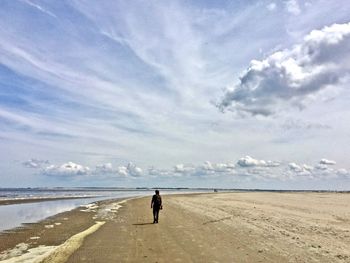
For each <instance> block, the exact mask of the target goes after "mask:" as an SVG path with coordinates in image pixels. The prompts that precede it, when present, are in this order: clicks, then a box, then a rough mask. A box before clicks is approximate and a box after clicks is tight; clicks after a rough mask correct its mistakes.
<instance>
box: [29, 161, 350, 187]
mask: <svg viewBox="0 0 350 263" xmlns="http://www.w3.org/2000/svg"><path fill="white" fill-rule="evenodd" d="M30 160H31V163H34V162H33V160H36V159H30ZM27 162H28V161H27ZM27 162H25V163H27ZM41 163H42V168H41V173H42V174H43V175H47V176H52V177H58V178H62V177H64V178H75V177H79V178H81V179H83V180H84V178H86V179H87V178H90V179H91V177H93V178H95V179H100V180H104V179H113V178H114V179H122V178H140V179H142V178H149V179H150V178H153V179H156V180H158V179H161V178H168V179H169V178H181V177H183V178H217V177H222V178H224V177H226V178H229V179H232V180H249V181H259V180H262V181H271V180H277V181H288V180H294V181H295V180H299V179H310V180H317V179H327V178H333V179H334V178H350V171H348V170H347V169H344V168H340V169H339V168H334V165H335V164H336V162H335V161H332V160H329V159H325V158H324V159H321V160H320V161H319V162H318V163H316V164H315V165H308V164H298V163H295V162H277V161H270V160H259V159H255V158H253V157H250V156H245V157H242V158H239V159H238V160H237V161H236V164H235V163H234V162H227V163H212V162H209V161H206V162H204V163H203V164H200V165H194V164H177V165H175V166H174V167H173V168H170V169H158V168H156V167H150V168H148V169H145V170H143V169H141V168H140V167H138V166H137V165H135V164H133V163H132V162H129V163H128V164H127V165H123V166H116V168H114V167H113V165H112V163H105V164H100V165H96V166H95V169H90V168H89V167H88V166H83V165H81V164H76V163H74V162H67V163H64V164H62V165H48V161H45V162H42V161H41ZM44 164H46V167H45V165H44ZM25 167H27V168H33V167H32V166H31V165H25ZM35 168H39V167H35Z"/></svg>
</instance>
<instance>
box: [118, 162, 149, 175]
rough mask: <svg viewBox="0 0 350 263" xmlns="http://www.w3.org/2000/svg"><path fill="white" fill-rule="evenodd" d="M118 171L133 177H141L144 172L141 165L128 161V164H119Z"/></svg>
mask: <svg viewBox="0 0 350 263" xmlns="http://www.w3.org/2000/svg"><path fill="white" fill-rule="evenodd" d="M116 172H117V174H119V175H121V176H131V177H140V176H141V175H142V174H143V171H142V169H141V168H140V167H137V166H136V165H135V164H133V163H132V162H130V163H128V165H127V166H119V167H118V168H117V171H116Z"/></svg>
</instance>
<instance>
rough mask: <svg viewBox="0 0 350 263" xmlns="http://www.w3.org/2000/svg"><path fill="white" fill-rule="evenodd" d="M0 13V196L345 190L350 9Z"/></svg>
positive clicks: (42, 6) (171, 6)
mask: <svg viewBox="0 0 350 263" xmlns="http://www.w3.org/2000/svg"><path fill="white" fill-rule="evenodd" d="M1 5H2V7H1V9H0V157H1V163H0V171H1V177H2V186H3V187H7V186H12V187H27V186H191V187H231V188H275V189H277V188H283V189H296V188H297V189H350V164H349V161H348V156H349V155H350V151H349V149H348V147H346V146H347V145H350V136H349V128H350V114H349V113H350V106H349V103H348V101H349V97H350V91H349V89H348V87H349V84H350V76H349V72H350V71H349V70H350V64H349V61H350V60H349V59H350V24H349V22H350V15H349V14H350V4H349V3H348V1H321V0H320V1H317V0H315V1H312V0H310V1H298V0H288V1H287V0H286V1H171V2H170V1H107V0H101V1H84V0H79V1H78V0H70V1H43V0H42V1H40V0H4V1H2V2H1Z"/></svg>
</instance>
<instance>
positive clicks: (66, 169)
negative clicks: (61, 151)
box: [43, 162, 90, 176]
mask: <svg viewBox="0 0 350 263" xmlns="http://www.w3.org/2000/svg"><path fill="white" fill-rule="evenodd" d="M89 172H90V168H89V167H87V166H82V165H80V164H76V163H73V162H68V163H64V164H62V165H60V166H57V165H50V166H48V167H46V168H44V170H43V173H44V174H46V175H52V176H75V175H87V174H88V173H89Z"/></svg>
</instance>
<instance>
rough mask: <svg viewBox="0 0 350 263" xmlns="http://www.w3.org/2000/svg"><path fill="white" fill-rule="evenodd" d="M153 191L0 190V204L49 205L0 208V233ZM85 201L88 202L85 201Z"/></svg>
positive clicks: (167, 191) (89, 189) (20, 205)
mask: <svg viewBox="0 0 350 263" xmlns="http://www.w3.org/2000/svg"><path fill="white" fill-rule="evenodd" d="M193 192H205V191H203V190H189V189H185V190H161V194H163V195H164V194H174V193H193ZM153 193H154V190H147V189H145V190H139V189H111V188H98V189H97V188H74V189H73V188H69V189H63V188H60V189H58V188H51V189H48V188H45V189H37V188H36V189H0V200H10V199H16V200H21V199H28V198H30V199H32V198H34V199H43V198H53V200H50V201H41V202H36V203H24V204H13V205H0V231H4V230H9V229H12V228H15V227H19V226H21V225H22V224H24V223H35V222H38V221H40V220H43V219H45V218H47V217H50V216H53V215H55V214H58V213H61V212H64V211H69V210H72V209H74V208H76V207H78V206H81V205H86V204H89V203H93V202H96V201H100V200H106V199H112V198H128V197H136V196H151V195H152V194H153ZM65 197H81V198H78V199H60V200H55V199H56V198H65ZM87 197H88V198H87Z"/></svg>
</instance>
